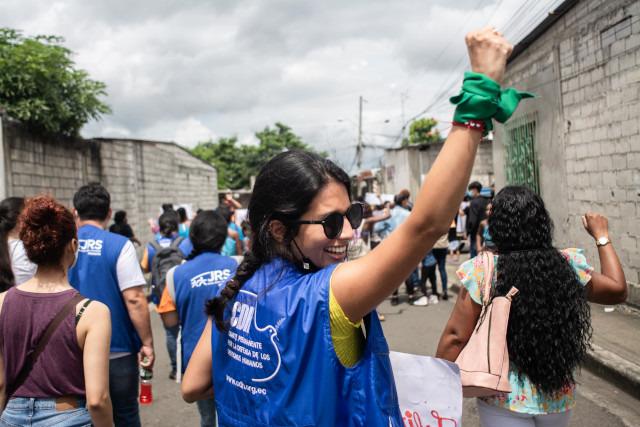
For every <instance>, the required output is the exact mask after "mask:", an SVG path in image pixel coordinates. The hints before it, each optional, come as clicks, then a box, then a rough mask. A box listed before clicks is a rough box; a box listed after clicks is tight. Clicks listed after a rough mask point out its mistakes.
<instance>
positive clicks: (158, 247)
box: [149, 240, 162, 252]
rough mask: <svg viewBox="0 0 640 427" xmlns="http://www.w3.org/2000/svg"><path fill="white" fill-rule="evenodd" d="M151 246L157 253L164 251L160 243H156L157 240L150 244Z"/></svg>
mask: <svg viewBox="0 0 640 427" xmlns="http://www.w3.org/2000/svg"><path fill="white" fill-rule="evenodd" d="M149 244H150V245H151V247H152V248H153V249H155V250H156V252H158V251H160V250H162V246H160V243H158V242H156V241H155V240H154V241H153V242H151V243H149Z"/></svg>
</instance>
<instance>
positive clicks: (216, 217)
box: [187, 211, 227, 261]
mask: <svg viewBox="0 0 640 427" xmlns="http://www.w3.org/2000/svg"><path fill="white" fill-rule="evenodd" d="M226 238H227V222H226V221H225V220H224V218H222V216H221V215H220V214H219V213H217V212H215V211H202V212H200V213H199V214H198V216H196V217H195V218H194V220H193V222H192V223H191V227H189V240H191V243H192V244H193V250H192V251H191V253H190V254H189V256H188V257H187V261H189V260H191V259H194V258H195V257H197V256H198V255H200V254H201V253H203V252H220V249H222V245H224V241H225V239H226Z"/></svg>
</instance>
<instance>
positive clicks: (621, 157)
mask: <svg viewBox="0 0 640 427" xmlns="http://www.w3.org/2000/svg"><path fill="white" fill-rule="evenodd" d="M502 86H503V87H515V88H517V89H518V90H521V91H527V92H532V93H534V94H536V96H537V98H535V99H533V100H526V101H524V102H522V103H521V105H520V106H519V107H518V110H517V111H516V113H515V114H514V116H513V117H512V119H511V120H510V121H509V122H507V123H506V124H505V125H503V126H498V127H497V129H496V132H495V138H494V146H493V164H494V165H495V181H496V188H497V189H498V190H499V189H500V188H501V187H503V186H504V185H509V184H521V185H527V186H529V187H530V188H534V189H535V190H536V191H537V192H538V193H539V194H540V195H541V196H542V197H543V199H544V200H545V202H546V205H547V208H548V209H549V211H550V213H551V215H552V218H553V220H554V222H555V226H556V245H557V246H559V247H569V246H573V247H582V248H585V252H586V256H587V259H588V261H589V262H590V263H592V264H594V265H596V266H598V267H599V265H598V256H597V250H596V246H595V243H594V241H593V239H592V238H591V237H590V236H589V235H588V234H587V233H586V232H585V231H584V228H583V226H582V222H581V216H582V215H584V213H585V212H588V211H594V212H598V213H602V214H604V215H606V216H607V217H608V219H609V227H610V234H611V240H612V242H613V245H614V247H615V249H616V252H617V253H618V256H619V257H620V261H621V263H622V265H623V268H624V271H625V275H626V278H627V281H628V282H629V299H628V301H629V302H630V303H632V304H634V305H640V292H639V289H640V288H638V286H637V285H638V282H639V281H640V219H639V218H640V176H639V173H640V1H638V0H570V1H566V2H564V3H563V4H562V5H560V6H559V7H558V9H557V10H556V11H554V12H553V13H552V14H550V15H549V17H548V18H547V19H546V20H545V21H544V22H543V23H541V24H540V25H539V26H538V27H537V28H536V29H534V30H533V32H532V33H531V34H529V35H528V36H527V37H526V38H525V39H524V40H523V41H522V42H521V43H519V44H518V45H517V46H516V47H515V48H514V53H513V54H512V56H511V58H510V59H509V63H508V66H507V72H506V75H505V77H504V81H503V85H502Z"/></svg>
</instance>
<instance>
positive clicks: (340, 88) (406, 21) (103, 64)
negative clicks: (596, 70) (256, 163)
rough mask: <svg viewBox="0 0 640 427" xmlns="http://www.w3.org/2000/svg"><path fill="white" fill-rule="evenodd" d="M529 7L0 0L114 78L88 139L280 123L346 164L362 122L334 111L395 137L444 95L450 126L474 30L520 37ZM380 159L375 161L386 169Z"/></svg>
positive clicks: (470, 1) (177, 135)
mask: <svg viewBox="0 0 640 427" xmlns="http://www.w3.org/2000/svg"><path fill="white" fill-rule="evenodd" d="M560 1H561V0H545V1H543V2H539V3H536V6H535V7H536V8H538V9H539V10H541V11H542V12H545V7H546V8H547V9H546V10H551V9H552V7H551V5H552V4H553V5H557V4H558V3H559V2H560ZM524 2H525V0H517V1H510V2H498V0H488V1H486V2H478V1H477V0H465V1H457V2H451V1H449V0H437V1H429V2H424V1H418V0H398V1H394V2H389V1H385V0H366V1H365V0H354V1H350V2H344V1H342V0H325V1H306V2H301V1H297V0H271V1H264V0H252V1H249V0H235V1H232V0H220V1H206V0H185V1H182V2H179V3H176V2H174V1H171V0H154V1H151V0H137V1H135V2H130V1H127V0H92V1H85V0H54V1H46V0H21V1H19V2H18V1H15V2H1V3H0V16H2V17H3V24H2V25H4V26H9V27H11V28H16V29H22V30H24V32H25V34H27V35H34V34H54V35H59V36H63V37H64V38H65V39H66V42H65V46H67V47H68V48H69V49H71V50H72V51H73V52H75V56H74V60H75V61H76V63H77V66H78V67H79V68H82V69H85V70H87V71H88V72H89V74H90V76H91V78H93V79H96V80H100V81H103V82H105V83H106V84H107V92H108V94H109V95H108V97H107V98H106V99H105V100H106V101H107V102H108V103H109V104H110V105H111V106H112V108H113V114H112V115H110V116H106V117H104V119H103V120H102V121H99V122H92V123H90V124H89V125H87V126H86V127H85V128H84V130H83V132H82V133H83V135H85V136H89V137H90V136H106V137H109V136H112V137H131V138H140V139H153V140H175V141H176V142H178V143H180V144H186V145H193V144H195V143H196V142H198V141H205V140H208V139H209V138H214V139H215V138H218V137H230V136H234V135H235V136H238V139H239V141H240V143H255V136H254V135H253V134H254V133H255V132H256V131H260V130H262V129H264V128H265V127H266V126H273V125H274V123H275V122H276V121H279V122H282V123H284V124H286V125H288V126H290V127H291V128H292V130H293V132H295V133H296V134H298V135H300V136H301V137H302V139H303V140H304V141H305V142H307V143H310V144H312V145H314V146H316V147H317V148H318V149H320V150H326V151H328V152H329V153H330V154H332V155H334V156H336V160H337V161H338V162H339V163H340V164H341V165H342V166H344V167H349V166H350V164H351V163H352V160H353V158H354V156H355V149H354V146H355V139H356V135H357V126H354V125H353V124H349V123H347V122H344V123H338V122H337V119H338V118H339V117H343V118H345V119H349V120H351V122H352V123H357V121H358V117H357V115H358V97H359V96H363V97H364V99H365V100H367V103H366V104H365V105H364V108H363V130H364V131H365V132H366V133H369V134H375V133H378V134H388V135H397V134H399V133H400V129H401V127H402V124H403V117H404V120H407V119H409V118H410V117H413V116H414V115H416V114H417V113H419V112H421V111H422V110H424V109H425V108H426V107H427V106H428V105H430V104H432V103H434V102H435V105H434V106H433V108H431V109H430V110H429V112H428V114H429V115H432V116H433V117H436V118H437V119H440V120H448V119H449V117H450V116H451V107H449V106H448V105H447V104H446V99H447V98H448V97H449V96H451V95H452V94H453V93H454V92H455V91H456V90H457V87H455V85H456V84H458V82H459V80H460V76H461V72H462V70H463V69H464V67H465V66H466V64H467V60H466V59H465V58H466V49H465V47H464V40H463V35H464V33H465V32H466V31H468V30H470V29H473V28H476V27H481V26H484V25H486V24H487V23H489V22H492V23H496V24H498V25H502V26H503V27H501V28H505V29H508V30H509V31H510V32H511V33H517V32H518V31H520V30H522V28H526V27H527V26H528V25H529V24H530V20H531V19H534V18H536V16H538V17H539V16H542V15H541V14H540V13H537V12H536V13H534V9H531V10H529V14H528V15H527V18H526V19H521V21H520V22H513V20H512V19H511V18H512V17H513V16H514V13H515V12H516V11H517V10H518V8H520V6H521V5H522V4H524ZM479 4H480V5H481V6H480V8H479V9H478V10H475V9H476V8H478V5H479ZM527 4H528V5H529V3H527ZM498 6H499V7H498ZM527 7H533V6H530V5H529V6H527ZM538 9H535V10H538ZM509 31H508V32H507V35H509ZM456 65H458V66H457V67H456ZM452 84H453V85H454V86H452ZM438 101H439V102H438ZM385 120H388V122H385ZM367 138H369V140H370V141H371V142H372V143H376V144H391V143H392V142H393V141H394V138H386V137H380V136H373V135H369V136H368V137H367ZM372 153H373V154H371V155H369V154H367V155H366V156H365V159H366V160H367V162H368V163H370V164H366V165H365V167H376V166H377V160H376V159H377V157H379V155H380V154H377V153H380V152H379V151H375V150H373V151H372Z"/></svg>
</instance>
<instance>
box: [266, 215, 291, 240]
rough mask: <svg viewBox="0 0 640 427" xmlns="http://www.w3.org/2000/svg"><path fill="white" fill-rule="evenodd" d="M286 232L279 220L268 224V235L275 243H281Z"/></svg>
mask: <svg viewBox="0 0 640 427" xmlns="http://www.w3.org/2000/svg"><path fill="white" fill-rule="evenodd" d="M286 232H287V227H285V225H284V224H283V223H282V222H281V221H280V220H277V219H274V220H272V221H271V222H270V223H269V233H271V236H272V237H273V238H274V239H275V241H276V242H278V243H282V241H283V240H284V235H285V233H286Z"/></svg>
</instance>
